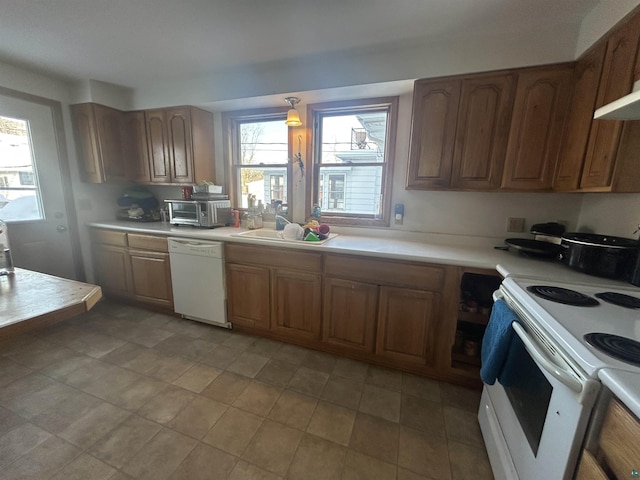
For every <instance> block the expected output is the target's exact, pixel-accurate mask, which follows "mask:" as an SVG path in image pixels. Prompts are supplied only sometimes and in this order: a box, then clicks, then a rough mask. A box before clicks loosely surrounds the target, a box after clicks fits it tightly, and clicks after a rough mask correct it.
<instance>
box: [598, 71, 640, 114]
mask: <svg viewBox="0 0 640 480" xmlns="http://www.w3.org/2000/svg"><path fill="white" fill-rule="evenodd" d="M593 118H596V119H599V120H640V80H638V81H637V82H636V83H635V84H634V86H633V92H631V93H630V94H629V95H625V96H624V97H622V98H619V99H617V100H614V101H613V102H611V103H608V104H606V105H603V106H602V107H600V108H598V109H597V110H596V112H595V113H594V114H593Z"/></svg>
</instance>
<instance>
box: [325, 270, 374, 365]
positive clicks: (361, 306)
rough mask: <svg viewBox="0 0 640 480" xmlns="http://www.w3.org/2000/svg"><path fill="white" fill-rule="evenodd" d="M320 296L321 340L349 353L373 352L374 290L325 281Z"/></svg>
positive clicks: (350, 282)
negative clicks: (321, 307)
mask: <svg viewBox="0 0 640 480" xmlns="http://www.w3.org/2000/svg"><path fill="white" fill-rule="evenodd" d="M323 294H324V298H323V327H322V340H323V341H324V342H327V343H329V344H331V345H336V346H339V347H343V348H346V349H350V350H355V351H359V352H367V353H371V352H373V349H374V342H375V334H376V314H377V311H378V286H377V285H373V284H370V283H362V282H356V281H353V280H344V279H342V278H334V277H326V278H325V279H324V292H323Z"/></svg>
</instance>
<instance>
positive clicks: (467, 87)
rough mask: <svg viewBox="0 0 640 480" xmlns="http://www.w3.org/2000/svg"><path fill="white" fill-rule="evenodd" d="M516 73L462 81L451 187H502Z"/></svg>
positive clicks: (478, 188) (485, 188)
mask: <svg viewBox="0 0 640 480" xmlns="http://www.w3.org/2000/svg"><path fill="white" fill-rule="evenodd" d="M515 83H516V78H515V75H511V74H507V75H494V76H482V77H478V78H470V79H468V80H464V81H463V82H462V94H461V98H460V108H459V110H458V126H457V128H456V141H455V149H454V154H453V176H452V179H451V186H453V187H454V188H459V189H462V190H492V189H495V188H498V187H499V186H500V179H501V178H502V166H503V163H504V155H505V150H506V147H507V136H508V133H509V120H510V118H511V106H512V104H513V94H514V90H515Z"/></svg>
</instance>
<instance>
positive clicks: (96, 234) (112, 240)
mask: <svg viewBox="0 0 640 480" xmlns="http://www.w3.org/2000/svg"><path fill="white" fill-rule="evenodd" d="M91 239H92V241H93V242H94V243H104V244H106V245H118V246H120V247H126V246H127V233H126V232H119V231H116V230H99V229H93V230H91Z"/></svg>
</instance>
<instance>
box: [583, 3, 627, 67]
mask: <svg viewBox="0 0 640 480" xmlns="http://www.w3.org/2000/svg"><path fill="white" fill-rule="evenodd" d="M638 5H640V0H605V1H601V2H600V3H599V4H598V5H596V7H595V8H594V9H593V10H591V12H589V14H588V15H587V16H586V17H585V18H584V20H582V26H581V27H580V34H579V35H578V42H577V44H576V52H575V57H576V58H578V57H579V56H580V55H582V54H583V53H584V52H585V51H586V50H587V49H588V48H589V47H590V46H591V45H593V44H594V43H595V42H596V40H598V39H599V38H601V37H602V36H603V35H604V34H605V33H607V32H608V31H609V30H611V29H612V28H613V27H614V26H615V25H616V24H617V23H618V22H619V21H620V20H622V19H623V18H624V17H625V16H626V15H627V14H628V13H629V12H631V11H632V10H633V9H634V8H636V7H637V6H638Z"/></svg>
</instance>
